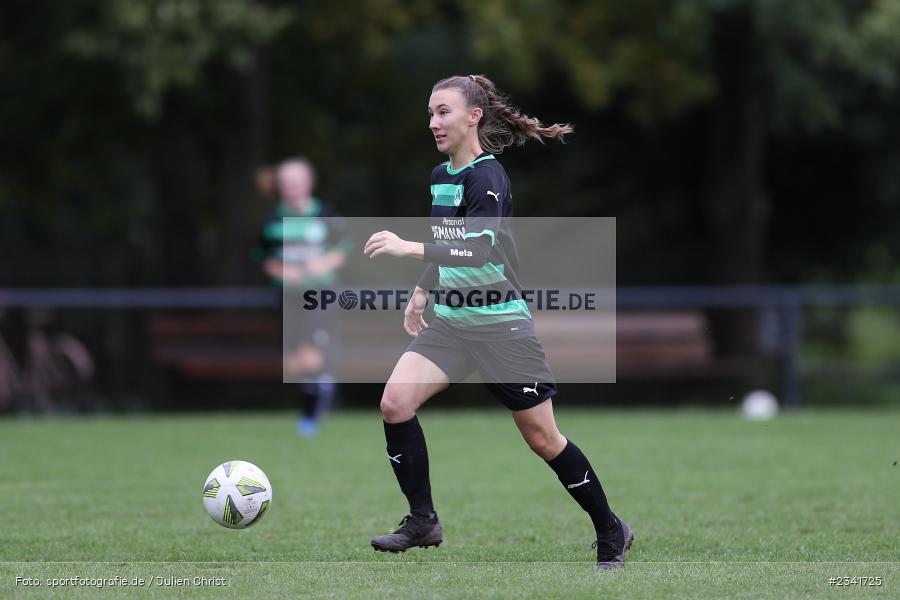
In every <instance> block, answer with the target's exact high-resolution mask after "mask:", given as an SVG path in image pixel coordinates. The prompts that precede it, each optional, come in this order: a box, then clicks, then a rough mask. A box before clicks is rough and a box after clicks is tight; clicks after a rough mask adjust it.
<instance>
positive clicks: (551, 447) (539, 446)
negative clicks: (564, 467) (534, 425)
mask: <svg viewBox="0 0 900 600" xmlns="http://www.w3.org/2000/svg"><path fill="white" fill-rule="evenodd" d="M523 436H524V437H525V442H527V443H528V447H529V448H531V450H532V451H533V452H534V453H535V454H537V455H538V456H540V457H541V458H543V459H544V460H551V459H553V458H555V457H556V456H558V455H559V453H560V451H561V450H562V449H563V448H564V447H565V443H564V441H565V438H563V437H562V435H560V434H559V433H558V432H555V431H543V430H535V431H530V432H528V433H525V434H523ZM560 438H562V442H561V441H560Z"/></svg>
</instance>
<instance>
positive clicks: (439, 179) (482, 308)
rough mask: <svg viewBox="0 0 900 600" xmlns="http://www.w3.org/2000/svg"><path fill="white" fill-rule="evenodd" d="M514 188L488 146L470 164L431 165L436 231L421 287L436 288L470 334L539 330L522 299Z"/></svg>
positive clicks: (489, 336)
mask: <svg viewBox="0 0 900 600" xmlns="http://www.w3.org/2000/svg"><path fill="white" fill-rule="evenodd" d="M511 217H512V191H511V189H510V183H509V178H508V177H507V176H506V171H505V170H504V169H503V166H502V165H501V164H500V162H499V161H497V160H496V159H495V158H494V156H493V155H491V154H487V153H483V154H481V155H480V156H478V157H477V158H475V160H473V161H472V162H471V163H469V164H468V165H465V166H464V167H461V168H459V169H452V168H450V163H449V162H445V163H442V164H440V165H438V166H437V167H435V168H434V170H433V171H432V172H431V233H432V237H433V239H434V243H433V244H425V261H426V262H429V263H431V264H429V265H428V267H426V269H425V273H424V274H423V275H422V278H421V279H420V280H419V283H418V285H419V287H421V288H423V289H425V290H428V291H432V290H433V291H435V292H436V293H435V294H430V295H429V299H436V302H435V304H434V311H435V315H436V316H437V317H438V318H440V319H444V320H445V321H446V322H447V323H448V324H449V325H451V326H452V327H453V328H454V331H456V332H458V333H459V334H460V335H461V336H463V337H465V338H467V339H473V340H480V341H490V340H500V339H513V338H520V337H528V336H533V335H534V325H533V322H532V318H531V313H530V312H529V310H528V305H527V304H526V303H525V301H524V300H523V299H522V286H521V285H520V283H519V279H518V276H517V274H516V273H517V270H518V268H519V256H518V252H517V250H516V244H515V240H514V239H513V236H512V230H511V226H512V218H511Z"/></svg>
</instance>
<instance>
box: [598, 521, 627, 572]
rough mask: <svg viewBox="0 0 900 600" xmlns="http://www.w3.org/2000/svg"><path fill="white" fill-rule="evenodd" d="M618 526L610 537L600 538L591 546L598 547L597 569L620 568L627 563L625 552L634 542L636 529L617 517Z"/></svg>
mask: <svg viewBox="0 0 900 600" xmlns="http://www.w3.org/2000/svg"><path fill="white" fill-rule="evenodd" d="M616 524H617V525H618V527H614V528H613V529H612V532H611V534H610V535H609V536H608V537H602V538H599V539H598V540H597V541H595V542H594V544H593V545H592V546H591V548H596V549H597V565H596V566H595V567H594V568H595V569H598V570H601V571H605V570H608V569H618V568H619V567H621V566H623V565H624V564H625V552H627V551H628V549H629V548H631V543H632V542H634V531H633V530H632V529H631V527H630V526H629V525H628V523H626V522H625V521H622V520H620V519H619V517H616Z"/></svg>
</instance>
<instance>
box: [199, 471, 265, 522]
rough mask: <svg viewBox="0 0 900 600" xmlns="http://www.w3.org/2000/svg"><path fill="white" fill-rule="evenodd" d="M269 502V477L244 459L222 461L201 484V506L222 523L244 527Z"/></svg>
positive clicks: (262, 512)
mask: <svg viewBox="0 0 900 600" xmlns="http://www.w3.org/2000/svg"><path fill="white" fill-rule="evenodd" d="M271 504H272V485H271V484H270V483H269V478H268V477H266V474H265V473H263V472H262V469H260V468H259V467H257V466H256V465H254V464H253V463H249V462H247V461H245V460H230V461H228V462H226V463H222V464H221V465H219V466H218V467H216V468H215V469H213V470H212V473H210V474H209V477H207V478H206V483H205V484H203V506H205V507H206V512H208V513H209V516H210V517H212V519H213V521H215V522H216V523H218V524H219V525H221V526H222V527H228V528H229V529H244V528H246V527H250V526H251V525H256V523H258V522H259V520H260V519H262V517H263V515H264V514H266V511H267V510H269V506H270V505H271Z"/></svg>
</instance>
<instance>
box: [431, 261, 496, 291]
mask: <svg viewBox="0 0 900 600" xmlns="http://www.w3.org/2000/svg"><path fill="white" fill-rule="evenodd" d="M503 269H504V266H503V264H502V263H501V264H499V265H495V264H494V263H485V264H484V266H481V267H444V266H439V267H438V272H439V273H440V284H441V287H445V288H467V287H475V286H480V285H490V284H492V283H499V282H501V281H506V276H505V275H504V273H503Z"/></svg>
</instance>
